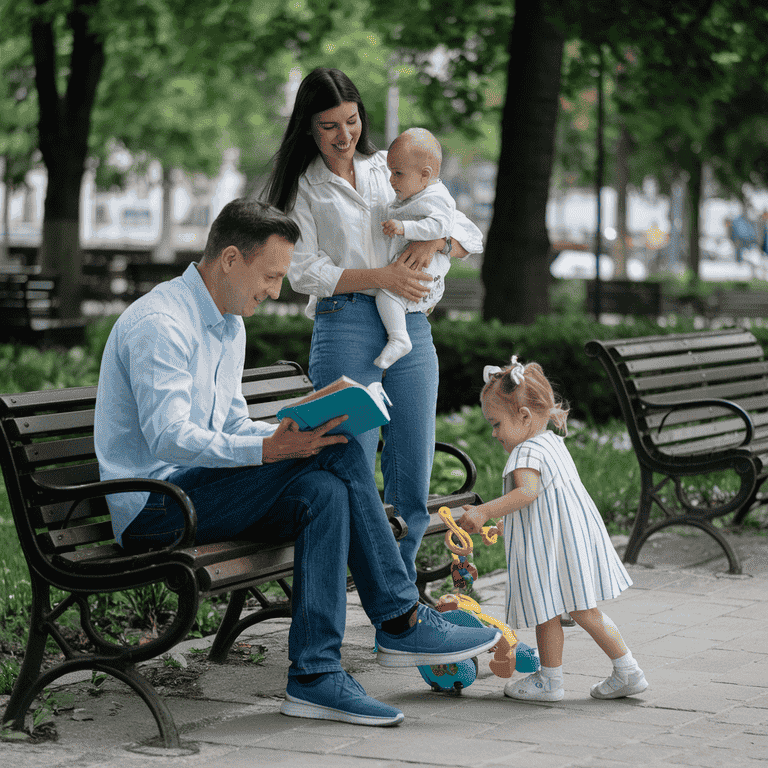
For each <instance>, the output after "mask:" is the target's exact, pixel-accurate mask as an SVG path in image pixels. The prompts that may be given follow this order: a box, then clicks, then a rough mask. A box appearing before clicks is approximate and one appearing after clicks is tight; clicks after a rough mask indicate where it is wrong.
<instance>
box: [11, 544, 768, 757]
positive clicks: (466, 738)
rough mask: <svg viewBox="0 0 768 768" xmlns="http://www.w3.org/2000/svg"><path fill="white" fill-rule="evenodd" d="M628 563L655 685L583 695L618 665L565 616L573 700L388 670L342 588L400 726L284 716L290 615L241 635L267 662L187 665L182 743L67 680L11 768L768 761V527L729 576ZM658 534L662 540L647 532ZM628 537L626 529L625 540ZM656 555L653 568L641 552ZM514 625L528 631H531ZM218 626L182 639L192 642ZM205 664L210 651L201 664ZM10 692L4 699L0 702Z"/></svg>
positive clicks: (363, 672) (671, 559) (115, 695)
mask: <svg viewBox="0 0 768 768" xmlns="http://www.w3.org/2000/svg"><path fill="white" fill-rule="evenodd" d="M655 538H656V540H657V541H656V542H654V544H655V546H651V545H648V546H647V547H646V549H644V550H643V552H642V553H641V560H642V561H643V562H644V563H645V565H637V566H631V567H630V568H629V570H630V574H631V576H632V578H633V580H634V582H635V583H634V586H633V587H632V588H631V589H630V590H628V591H627V592H625V593H624V594H623V595H622V596H621V597H620V598H619V599H617V600H615V601H613V602H612V603H610V604H604V605H603V607H604V608H605V610H606V612H607V613H608V614H609V615H610V616H611V617H612V618H613V619H614V621H615V622H616V623H617V624H618V626H619V627H620V629H621V630H622V633H623V635H624V637H625V639H626V640H627V643H628V645H629V646H630V648H631V649H632V651H633V653H634V655H635V657H636V658H637V659H638V661H639V662H640V664H641V666H642V668H643V670H644V671H645V674H646V677H647V678H648V681H649V683H650V687H649V688H648V690H647V691H645V692H644V693H643V694H641V695H639V696H636V697H632V698H628V699H620V700H615V701H597V700H595V699H592V698H590V696H589V687H590V685H591V684H592V683H593V682H595V681H596V680H598V679H601V678H602V677H604V676H605V675H606V674H608V672H609V665H608V664H607V660H606V658H605V657H604V656H603V654H602V653H601V651H600V650H599V649H598V648H597V646H596V645H595V644H594V642H592V640H591V639H590V638H589V637H588V636H587V635H586V634H585V633H584V632H583V631H582V630H581V629H579V628H578V627H575V628H568V629H566V630H565V634H566V646H565V666H564V670H565V689H566V695H565V699H564V700H563V701H561V702H557V703H554V704H530V703H524V702H517V701H512V700H510V699H505V698H504V696H503V694H502V689H503V686H504V682H503V681H502V680H500V679H499V678H496V677H494V676H493V675H492V674H491V673H490V671H489V668H488V658H489V657H488V656H487V655H486V656H485V658H481V660H480V676H479V678H478V680H477V681H476V682H475V683H474V684H473V685H472V686H470V687H469V688H467V689H466V690H465V691H464V692H463V694H462V695H461V696H448V695H445V694H436V693H433V692H432V691H430V690H429V689H428V688H427V686H426V685H425V684H424V682H423V681H422V680H421V677H420V676H419V675H418V673H417V672H416V671H415V670H408V669H405V670H397V669H395V670H392V669H384V668H383V667H380V666H378V665H377V664H376V662H375V657H374V656H373V654H372V653H371V648H372V645H373V630H372V628H371V627H370V625H369V623H368V621H367V619H366V617H365V615H364V613H363V611H362V609H361V608H360V605H359V601H358V599H357V595H356V594H355V593H351V594H350V596H349V611H348V628H347V635H346V637H345V643H344V651H343V655H344V664H345V666H346V668H347V669H348V670H349V671H350V672H352V673H353V674H354V675H355V677H356V678H357V679H358V680H359V681H360V682H361V683H362V684H363V685H364V686H365V688H366V689H367V690H368V692H369V693H370V694H372V695H374V696H377V697H379V698H381V699H383V700H384V701H387V702H389V703H390V704H393V705H395V706H398V707H400V708H401V709H402V710H403V711H404V712H405V715H406V719H405V722H404V723H403V724H402V725H400V726H399V727H397V728H382V729H380V728H365V727H360V726H352V725H345V724H341V723H330V722H319V721H311V720H300V719H294V718H289V717H285V716H283V715H281V714H280V713H279V712H278V706H279V704H280V701H281V698H282V694H283V691H284V690H285V675H286V669H287V666H288V662H287V650H286V646H287V627H288V623H287V621H283V620H277V621H272V622H265V623H264V624H262V625H261V626H260V627H257V628H255V631H254V632H253V633H252V634H251V635H250V637H249V638H247V640H248V642H250V643H252V644H253V645H254V647H256V646H259V645H261V646H264V648H265V649H266V659H265V661H264V663H263V664H262V665H260V666H253V665H250V666H248V665H246V666H243V665H235V664H227V665H224V666H209V667H207V668H203V669H202V672H201V674H199V675H189V670H191V669H193V668H194V667H195V662H192V663H190V667H189V668H188V669H187V670H178V671H177V672H176V674H178V675H179V676H185V675H187V676H188V677H190V678H194V679H191V680H190V682H189V685H187V686H186V688H185V689H184V690H185V692H184V694H183V695H178V693H179V691H178V690H177V689H175V688H173V687H170V688H168V689H167V691H166V697H167V700H168V702H169V706H170V708H171V710H172V711H173V714H174V717H175V718H176V722H177V724H178V726H179V728H180V729H181V730H182V733H183V740H184V742H185V744H187V745H189V748H188V749H185V750H183V751H182V753H180V754H168V752H167V750H158V749H151V748H146V747H138V749H137V751H131V749H129V748H127V747H128V746H129V745H130V744H137V743H138V744H142V743H145V742H147V741H148V740H150V739H152V737H153V736H155V735H156V733H157V731H156V728H155V724H154V720H153V718H152V717H151V715H150V714H149V711H148V710H147V709H146V707H145V706H144V705H143V704H142V703H141V702H140V701H139V699H138V697H136V696H134V695H133V694H131V693H130V692H128V690H127V689H125V688H122V687H121V686H120V684H117V683H115V682H113V681H111V680H110V681H109V682H107V683H106V684H105V686H103V688H104V690H102V692H101V693H100V694H99V695H98V696H91V695H89V693H88V688H89V687H90V686H89V685H88V684H87V682H79V683H70V684H69V685H68V686H67V690H69V691H74V692H75V694H76V695H75V702H74V709H72V710H68V711H63V712H61V713H60V714H59V715H57V716H56V717H55V718H54V722H55V724H56V728H57V731H58V734H59V740H58V741H57V742H48V743H41V744H36V745H35V744H9V743H0V766H7V767H8V768H11V767H14V768H15V767H16V766H19V767H20V768H21V766H24V768H43V767H45V768H65V767H66V768H73V767H77V768H87V767H89V766H94V768H95V767H96V766H99V767H105V766H106V767H107V768H145V767H146V766H154V765H158V766H172V767H173V768H176V767H177V766H190V767H196V766H200V767H201V768H203V767H204V768H240V766H249V767H250V766H256V765H268V766H291V767H292V768H293V767H295V766H318V767H321V766H322V767H325V766H328V768H331V766H332V767H333V768H346V767H347V766H363V767H364V768H379V767H383V766H388V767H390V768H393V767H395V766H410V767H412V768H413V767H414V766H416V768H418V766H457V767H458V766H462V767H463V766H478V767H480V766H492V765H499V766H524V767H525V768H566V767H567V766H583V767H585V768H611V767H614V766H615V767H617V768H618V767H619V766H621V767H622V768H627V766H643V768H662V767H663V766H729V767H730V766H738V767H739V768H740V767H741V766H762V768H766V766H768V640H767V639H766V638H767V636H768V538H766V537H765V536H754V535H753V536H734V541H735V543H736V545H737V547H738V549H739V550H740V552H741V553H742V557H743V559H744V565H745V571H746V572H747V573H748V574H749V575H745V576H729V575H727V574H724V573H721V572H722V571H724V570H725V568H726V567H727V565H726V561H725V559H724V558H721V557H719V555H718V552H717V550H716V549H715V548H713V546H711V545H710V544H709V542H708V540H705V539H702V538H701V537H700V536H699V535H698V534H693V535H692V536H680V535H669V536H662V535H657V536H656V537H655ZM652 542H653V540H652ZM617 543H618V544H620V542H617ZM649 565H651V566H653V567H647V566H649ZM477 588H478V591H479V593H480V594H481V596H482V598H483V600H484V607H485V609H486V610H487V611H488V612H489V613H492V614H494V615H496V616H497V617H499V618H501V617H502V604H503V595H504V587H503V577H502V575H501V574H497V575H492V576H490V577H486V578H483V579H480V580H478V583H477ZM518 634H519V637H520V639H521V640H523V641H524V642H527V643H528V644H530V645H534V644H535V638H534V633H533V630H522V631H520V632H519V633H518ZM209 642H210V641H209V640H197V641H189V642H186V643H184V644H182V645H181V646H180V647H179V650H180V651H182V652H183V653H184V655H185V658H186V659H193V658H195V657H194V655H193V654H191V653H190V650H191V648H192V647H194V646H202V647H204V646H206V645H207V644H208V643H209ZM203 667H205V665H203ZM3 705H4V702H0V706H3Z"/></svg>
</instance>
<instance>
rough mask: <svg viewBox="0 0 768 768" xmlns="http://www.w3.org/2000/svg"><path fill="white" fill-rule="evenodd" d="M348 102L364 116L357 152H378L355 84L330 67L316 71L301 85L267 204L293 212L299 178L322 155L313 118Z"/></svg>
mask: <svg viewBox="0 0 768 768" xmlns="http://www.w3.org/2000/svg"><path fill="white" fill-rule="evenodd" d="M345 101H351V102H354V103H355V104H357V111H358V113H359V114H360V123H361V126H362V130H361V132H360V138H359V139H358V141H357V151H358V152H360V153H362V154H364V155H372V154H373V153H374V152H375V151H376V147H375V146H374V145H373V144H372V143H371V140H370V139H369V138H368V115H367V114H366V112H365V107H364V106H363V101H362V99H361V98H360V93H359V91H358V90H357V88H355V84H354V83H353V82H352V81H351V80H350V79H349V78H348V77H347V76H346V75H345V74H344V73H343V72H342V71H341V70H338V69H327V68H326V67H318V68H317V69H313V70H312V71H311V72H310V73H309V74H308V75H307V76H306V77H305V78H304V79H303V80H302V81H301V85H300V86H299V90H298V91H297V93H296V102H295V104H294V106H293V112H292V113H291V117H290V120H289V121H288V127H287V128H286V129H285V134H284V135H283V140H282V142H281V143H280V149H278V150H277V154H276V155H275V161H274V164H273V167H272V173H271V174H270V176H269V181H268V182H267V184H266V186H265V187H264V190H263V191H262V194H261V197H262V199H263V200H265V201H266V202H268V203H270V204H271V205H274V206H275V207H276V208H279V209H280V210H281V211H283V212H285V213H287V212H288V211H291V210H292V209H293V206H294V205H295V203H296V192H297V190H298V188H299V177H300V176H301V174H302V173H304V171H306V170H307V167H308V166H309V164H310V163H311V162H312V161H313V160H314V159H315V157H317V155H318V153H319V152H320V150H319V149H318V148H317V144H316V143H315V139H314V137H313V136H312V133H311V127H312V126H311V120H312V115H316V114H317V113H318V112H325V110H327V109H333V108H334V107H338V106H339V105H340V104H342V103H343V102H345Z"/></svg>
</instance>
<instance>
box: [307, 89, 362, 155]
mask: <svg viewBox="0 0 768 768" xmlns="http://www.w3.org/2000/svg"><path fill="white" fill-rule="evenodd" d="M311 130H312V136H313V137H314V139H315V143H316V144H317V148H318V149H319V150H320V154H321V155H322V156H323V157H324V158H325V161H326V163H328V165H329V166H330V167H331V168H332V169H333V167H334V166H335V165H336V164H337V163H338V162H344V161H347V160H351V159H352V158H353V157H354V154H355V147H356V146H357V140H358V139H359V138H360V133H361V131H362V130H363V125H362V123H361V122H360V114H359V112H358V110H357V104H356V103H355V102H354V101H343V102H342V103H341V104H339V106H338V107H333V109H326V110H325V112H317V113H316V114H314V115H312V121H311Z"/></svg>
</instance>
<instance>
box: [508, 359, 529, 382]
mask: <svg viewBox="0 0 768 768" xmlns="http://www.w3.org/2000/svg"><path fill="white" fill-rule="evenodd" d="M510 365H511V366H512V369H511V370H510V372H509V375H510V376H511V377H512V381H514V382H515V384H517V385H519V384H520V383H521V382H522V381H524V380H525V376H524V375H523V374H524V373H525V366H524V365H523V364H522V363H518V362H517V355H512V360H511V361H510Z"/></svg>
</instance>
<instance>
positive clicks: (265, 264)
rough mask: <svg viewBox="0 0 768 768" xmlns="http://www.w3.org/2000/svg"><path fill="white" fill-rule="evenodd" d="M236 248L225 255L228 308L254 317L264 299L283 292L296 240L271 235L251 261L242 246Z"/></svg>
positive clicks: (230, 310) (243, 315)
mask: <svg viewBox="0 0 768 768" xmlns="http://www.w3.org/2000/svg"><path fill="white" fill-rule="evenodd" d="M232 247H234V246H232ZM234 250H235V252H234V253H229V254H227V253H225V254H224V256H223V258H224V260H225V264H224V269H225V273H226V276H227V278H226V290H225V293H226V295H225V297H224V302H225V305H224V312H229V313H230V314H233V315H240V316H241V317H250V316H251V315H252V314H253V313H254V312H255V311H256V307H258V306H259V304H261V302H262V301H264V299H266V298H267V297H269V298H271V299H273V300H276V299H277V298H278V297H279V296H280V287H281V286H282V283H283V278H284V277H285V276H286V274H287V273H288V267H289V266H290V264H291V257H292V256H293V244H292V243H290V242H289V241H288V240H284V239H283V238H282V237H280V236H279V235H270V237H269V239H268V240H267V242H266V243H264V245H263V246H262V247H261V249H260V251H259V252H258V253H257V255H256V256H255V257H254V258H253V260H252V261H251V263H250V264H246V262H245V257H244V256H243V254H242V253H241V252H240V250H239V249H237V248H235V249H234Z"/></svg>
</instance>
